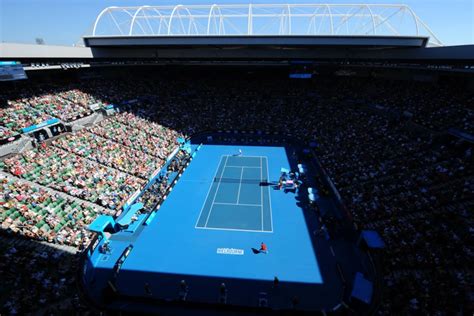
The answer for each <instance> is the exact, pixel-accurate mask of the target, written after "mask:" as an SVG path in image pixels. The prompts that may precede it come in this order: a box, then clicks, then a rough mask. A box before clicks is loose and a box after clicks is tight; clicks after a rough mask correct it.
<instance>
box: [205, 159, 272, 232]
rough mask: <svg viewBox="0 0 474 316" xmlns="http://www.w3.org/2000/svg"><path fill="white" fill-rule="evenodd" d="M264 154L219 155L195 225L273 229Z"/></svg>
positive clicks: (211, 227) (220, 227)
mask: <svg viewBox="0 0 474 316" xmlns="http://www.w3.org/2000/svg"><path fill="white" fill-rule="evenodd" d="M267 165H268V159H267V157H249V156H241V155H240V156H221V159H220V162H219V164H218V167H217V170H216V173H215V177H214V181H213V182H212V184H211V185H210V187H209V193H208V194H207V197H206V201H205V202H204V204H203V206H202V210H201V213H200V215H199V218H198V221H197V223H196V228H206V229H222V230H236V231H253V232H273V224H272V211H271V203H270V185H269V184H268V181H267V179H268V167H267Z"/></svg>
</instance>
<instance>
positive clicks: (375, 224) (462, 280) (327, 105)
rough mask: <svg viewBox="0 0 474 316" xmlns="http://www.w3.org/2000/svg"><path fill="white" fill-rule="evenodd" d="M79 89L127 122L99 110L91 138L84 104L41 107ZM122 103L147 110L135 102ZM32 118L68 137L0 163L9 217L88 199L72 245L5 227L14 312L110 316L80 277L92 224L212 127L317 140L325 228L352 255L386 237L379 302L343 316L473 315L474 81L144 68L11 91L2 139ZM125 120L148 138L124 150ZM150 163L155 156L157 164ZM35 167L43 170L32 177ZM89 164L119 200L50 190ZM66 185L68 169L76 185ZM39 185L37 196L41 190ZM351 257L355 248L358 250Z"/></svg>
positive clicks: (317, 69) (180, 307)
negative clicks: (364, 233) (327, 205)
mask: <svg viewBox="0 0 474 316" xmlns="http://www.w3.org/2000/svg"><path fill="white" fill-rule="evenodd" d="M148 62H149V61H148ZM359 62H360V61H359ZM383 63H387V64H389V63H390V60H388V61H384V62H383ZM303 64H304V63H303ZM301 72H305V73H306V72H309V73H311V74H312V79H290V78H289V76H288V75H289V73H301ZM73 89H77V90H78V91H79V92H72V95H73V96H72V97H71V98H72V99H71V100H74V101H73V103H74V102H77V103H79V101H77V100H80V99H81V98H85V99H87V101H88V102H92V101H91V100H94V102H95V101H97V102H98V103H101V104H112V105H116V106H117V107H118V108H120V112H119V113H118V114H114V115H108V114H105V113H106V112H105V110H102V109H101V110H100V111H103V113H104V117H105V119H104V120H103V121H100V122H96V121H93V120H92V121H90V122H87V123H85V124H84V125H83V126H82V127H84V129H81V130H74V122H75V120H76V119H85V118H86V117H87V116H88V115H91V114H92V113H91V112H92V111H90V112H87V111H86V110H84V109H82V110H81V111H84V113H83V114H82V117H76V116H75V114H77V112H75V111H77V109H79V107H77V109H76V108H73V107H71V108H68V107H66V106H61V105H59V106H57V107H56V108H54V109H53V110H45V109H44V108H42V107H41V106H39V105H38V103H40V102H36V101H32V100H34V99H35V97H37V96H40V95H41V96H44V95H48V96H57V95H61V98H66V97H67V98H69V95H70V94H69V93H70V91H71V90H73ZM137 99H138V100H137ZM126 100H135V101H134V102H131V103H128V104H125V103H124V102H123V101H126ZM34 102H36V103H35V104H33V103H34ZM54 102H55V101H53V103H54ZM81 102H82V101H81ZM54 104H55V103H54ZM58 104H59V103H58ZM30 108H34V109H36V110H37V111H38V113H40V112H41V113H42V114H41V115H42V116H41V117H40V119H42V120H44V119H45V118H47V117H59V115H61V117H60V118H61V121H62V122H63V123H64V124H65V125H63V128H61V130H60V132H58V135H56V136H53V137H49V136H48V135H46V134H45V135H43V136H42V137H41V138H40V136H39V134H35V135H34V136H32V137H33V138H34V137H36V139H35V140H34V141H33V142H34V148H30V149H27V150H25V151H24V152H22V153H9V154H7V155H5V156H1V157H0V171H1V173H0V174H1V175H2V178H0V190H1V191H0V206H1V207H2V208H0V211H1V212H2V213H5V214H6V212H7V211H8V212H10V210H11V212H10V213H9V214H10V215H8V216H11V217H13V215H14V214H15V213H16V212H18V214H20V213H21V214H20V215H21V216H20V215H18V214H17V216H16V218H19V217H22V218H27V217H28V216H30V215H28V213H29V212H30V211H31V209H33V208H35V209H36V208H37V206H38V205H39V204H40V202H38V199H40V200H41V203H43V200H46V201H50V202H51V203H53V204H54V207H55V208H56V209H58V207H59V206H57V205H59V204H58V203H56V201H57V200H58V199H64V201H67V202H64V203H65V204H61V205H63V206H61V207H63V209H61V210H62V211H64V212H65V211H66V210H69V208H64V205H72V204H74V203H77V205H75V204H74V205H75V206H74V207H76V208H77V209H78V210H79V209H80V210H81V212H83V213H84V214H86V215H84V216H81V217H80V218H74V220H73V223H74V226H71V225H69V224H65V227H66V226H67V228H66V229H65V230H66V231H67V234H65V235H64V237H62V239H55V238H53V237H51V236H48V235H46V233H45V234H38V233H37V232H36V231H37V229H36V228H35V229H32V227H33V226H36V225H30V224H29V219H30V218H28V220H25V223H26V224H23V226H18V225H16V224H15V223H14V219H11V218H10V220H9V219H8V216H3V215H2V217H1V221H0V224H1V225H2V226H1V233H0V258H1V259H0V274H1V275H2V285H0V314H2V315H3V314H15V313H17V314H27V313H33V314H36V315H43V314H44V315H50V314H53V315H56V314H65V313H74V312H75V313H76V314H85V315H95V314H98V313H99V312H101V311H103V309H104V306H97V305H95V304H94V302H91V301H90V299H89V298H87V295H85V293H84V289H83V287H82V285H81V281H80V279H81V272H80V270H81V267H82V266H81V265H82V264H83V260H84V256H83V250H84V249H87V248H88V247H90V246H91V245H90V243H91V241H92V240H94V236H93V234H92V233H91V232H89V231H87V232H86V230H85V228H86V226H87V225H88V224H90V223H91V222H92V220H93V219H94V218H95V216H96V215H97V214H110V215H114V216H115V215H117V214H118V210H119V208H120V206H121V205H123V202H124V201H125V200H126V199H127V197H128V195H130V194H131V193H132V192H134V191H135V190H136V188H138V187H140V186H141V185H142V183H143V182H144V181H145V180H146V179H148V174H149V173H150V170H151V171H153V170H154V169H156V167H157V166H161V165H162V163H161V160H160V159H161V158H162V156H163V157H166V156H167V154H168V152H167V151H169V148H171V147H172V145H173V144H175V143H176V140H175V139H176V138H177V137H179V136H183V137H189V136H192V135H194V134H196V133H200V132H202V131H209V130H212V131H216V130H236V131H248V130H255V131H263V132H269V133H276V132H277V133H279V134H282V135H290V136H291V137H294V138H295V139H298V141H300V142H302V143H303V144H309V143H310V142H313V141H317V143H318V146H317V147H316V148H315V155H316V156H317V158H318V161H319V162H320V164H321V166H322V167H323V168H324V171H325V172H326V173H327V175H328V177H329V178H330V179H331V181H332V182H333V184H334V187H335V188H336V189H337V191H338V194H339V195H340V197H341V200H342V202H343V208H340V209H337V210H335V213H334V214H332V215H333V216H334V217H336V218H337V219H334V218H333V217H332V216H329V215H328V216H327V217H325V218H324V220H325V221H327V224H328V226H329V227H333V228H334V231H336V232H337V233H335V234H334V239H335V240H336V241H340V242H341V243H348V244H349V243H353V244H355V243H356V242H357V239H358V233H359V232H360V231H361V230H375V231H377V232H378V233H379V234H380V236H381V237H382V239H383V240H384V242H385V244H386V247H385V248H384V249H376V250H367V249H363V252H364V253H365V252H366V251H367V252H370V253H371V259H372V261H370V260H368V259H364V260H367V261H363V263H362V265H370V264H374V266H375V267H376V273H377V274H376V276H374V277H373V279H372V281H373V282H374V286H375V293H374V296H373V299H372V304H370V306H362V304H358V303H356V302H352V304H351V303H349V304H348V306H344V307H341V308H340V309H339V310H337V311H334V314H340V315H346V314H366V313H367V314H378V315H392V314H397V315H398V314H400V315H418V314H423V315H443V314H456V313H457V314H460V315H463V314H466V315H468V314H469V313H471V312H472V310H473V308H474V305H473V300H472V284H473V283H474V280H473V276H472V262H473V256H474V253H473V251H472V246H471V245H472V241H473V240H472V225H473V218H472V210H473V209H474V159H473V153H472V151H473V143H474V136H473V135H474V77H473V76H472V73H462V72H456V73H454V72H443V71H436V70H425V69H424V70H420V69H417V68H415V69H409V68H404V69H398V68H396V67H394V68H389V67H370V66H365V65H361V64H360V65H357V66H351V65H341V64H340V63H339V62H334V63H328V64H324V65H323V64H319V65H317V66H315V65H313V64H312V63H310V64H308V65H307V66H302V64H298V63H295V64H293V65H284V66H255V65H252V66H242V65H238V66H209V65H195V66H192V65H168V66H163V65H161V66H151V65H147V66H123V67H122V66H108V67H91V68H89V69H75V70H68V71H62V70H41V71H30V72H28V79H27V80H23V81H12V82H0V114H1V116H2V117H1V121H0V126H6V124H7V123H8V124H14V125H11V126H14V127H12V128H8V130H5V135H2V137H0V138H5V139H7V137H14V135H15V132H14V129H15V128H16V129H17V130H19V129H21V128H24V127H26V126H28V125H29V124H31V123H35V124H37V123H39V122H41V120H40V119H39V118H38V117H33V118H31V117H29V116H28V115H24V114H23V112H22V111H28V110H29V109H30ZM7 109H9V110H8V112H7ZM12 109H13V110H12ZM36 110H35V111H36ZM42 111H43V112H42ZM48 111H49V112H48ZM101 113H102V112H101ZM43 114H44V115H43ZM38 115H39V114H38ZM109 116H110V118H109ZM116 117H117V118H116ZM13 121H16V122H23V123H21V124H23V125H24V126H20V125H21V124H17V123H16V122H13ZM127 121H130V122H133V124H135V122H136V125H134V126H133V127H134V129H133V130H134V131H136V135H135V134H133V135H132V136H133V137H134V139H135V140H136V142H135V143H130V142H127V139H128V137H129V136H130V135H129V134H127V131H130V130H128V129H123V130H122V131H120V130H119V129H118V128H117V130H115V126H122V127H123V126H125V125H126V124H127ZM66 123H67V124H66ZM109 123H110V124H109ZM153 123H156V124H159V125H160V126H162V127H163V129H161V127H160V128H159V129H158V128H157V131H162V133H163V134H162V138H163V142H164V143H166V146H165V147H167V148H166V150H163V151H161V150H156V152H152V151H151V150H150V148H149V147H147V145H148V142H151V140H150V139H151V138H149V139H148V140H147V137H150V136H149V134H146V133H145V130H148V129H150V130H151V129H153V128H155V125H153ZM15 124H16V125H15ZM64 126H66V127H65V128H64ZM8 133H11V134H8ZM134 133H135V132H134ZM3 136H5V137H3ZM132 136H130V137H132ZM5 142H6V141H5ZM15 142H16V140H15V141H14V142H13V141H12V144H14V143H15ZM112 143H113V144H112ZM5 144H6V145H8V146H10V144H9V143H5ZM43 144H44V145H43ZM117 144H120V146H119V145H117ZM1 145H3V144H2V143H0V148H1ZM119 147H120V148H121V147H123V148H126V149H123V150H122V149H118V148H119ZM112 153H113V154H112ZM115 153H118V154H117V155H115ZM127 154H129V155H130V157H131V155H132V154H133V158H130V161H125V162H120V163H118V162H117V159H118V158H123V157H127V156H126V155H127ZM124 155H125V156H124ZM52 157H53V158H52ZM117 157H118V158H117ZM148 157H158V158H157V160H160V162H159V163H157V162H154V161H150V160H149V158H148ZM56 158H57V160H56ZM147 159H148V160H147ZM36 160H38V161H39V160H41V161H42V163H41V164H39V165H38V164H36V165H34V166H33V164H34V162H35V161H36ZM54 160H56V161H61V162H54ZM122 160H124V159H122ZM125 160H126V159H125ZM90 161H94V166H96V165H99V164H100V166H101V168H104V170H105V169H107V171H104V170H102V169H101V170H100V171H97V170H98V169H97V170H96V169H94V170H96V171H97V172H98V173H100V174H102V173H103V174H108V176H110V177H113V179H114V180H113V181H112V180H111V181H110V182H114V181H119V180H120V181H122V180H123V182H121V183H120V185H119V184H116V187H114V185H113V184H107V185H109V186H110V187H111V188H112V189H110V190H113V189H115V190H116V191H117V192H118V193H117V194H115V192H114V193H113V194H109V193H110V192H109V191H110V190H109V189H104V192H107V194H109V195H107V196H106V197H105V198H104V197H103V196H100V197H97V196H96V195H95V194H94V192H87V194H86V193H83V192H81V193H76V191H74V190H76V189H77V187H81V188H82V185H83V184H82V183H79V184H77V185H76V184H74V188H73V189H71V188H70V187H68V185H63V184H60V183H59V182H57V183H56V182H55V181H56V180H54V181H49V180H48V179H49V176H51V175H52V174H53V173H55V172H59V171H61V172H62V171H63V170H62V167H60V166H59V165H60V164H61V163H63V164H66V163H67V164H70V165H71V166H74V168H76V171H77V172H78V173H79V174H80V177H81V179H77V181H78V182H81V181H84V182H87V181H89V178H88V177H89V175H88V173H89V172H90V173H93V172H96V171H92V170H93V169H92V167H91V166H92V162H90ZM97 162H98V163H97ZM55 163H56V164H57V166H56V165H54V164H55ZM49 164H51V166H52V167H51V168H50V165H49ZM53 165H54V166H53ZM42 167H44V170H46V173H41V172H42V171H38V175H37V176H36V175H31V176H30V173H29V172H31V174H32V173H33V171H32V170H39V169H41V168H42ZM35 168H36V169H35ZM94 168H95V167H94ZM97 168H99V167H97ZM17 169H18V172H17ZM20 169H21V170H20ZM24 170H27V171H28V172H25V171H24ZM58 170H59V171H58ZM109 170H112V171H110V172H109ZM27 173H28V177H26V176H25V175H26V174H27ZM39 173H41V174H39ZM7 177H8V178H7ZM67 177H68V175H67V172H66V171H65V172H64V179H66V178H67ZM78 178H79V177H78ZM19 179H23V180H22V181H26V180H27V181H28V183H20V182H19ZM117 179H119V180H117ZM58 181H59V180H58ZM91 181H92V180H91ZM318 181H321V184H322V185H323V186H324V187H325V188H327V191H328V192H329V193H328V198H331V199H333V198H334V199H335V197H334V196H335V193H334V192H332V190H331V188H330V186H329V184H328V183H326V182H325V180H323V179H322V177H321V179H318ZM65 182H66V180H65ZM35 186H36V187H37V188H38V190H40V191H39V192H40V193H39V194H37V191H34V192H33V191H32V189H31V188H32V187H35ZM71 186H72V185H71ZM84 186H85V185H84ZM58 192H60V193H61V195H59V193H58ZM104 194H105V193H104ZM32 195H33V197H32ZM37 195H39V197H38V196H37ZM97 195H99V194H97ZM20 196H21V198H20ZM13 199H17V200H18V201H22V200H26V201H28V203H27V204H25V205H28V206H24V208H18V209H16V208H14V206H13V205H9V206H8V207H7V206H6V204H7V203H9V202H11V200H13ZM61 203H63V202H61ZM50 206H51V205H50ZM88 207H90V208H89V209H88ZM51 208H53V207H52V206H51ZM93 209H94V210H93ZM97 210H98V212H96V211H97ZM335 214H336V215H335ZM338 214H344V215H343V216H340V217H341V218H338V216H337V215H338ZM346 214H347V216H346ZM27 215H28V216H27ZM59 221H60V219H57V220H56V219H54V220H51V221H50V222H48V223H45V225H46V226H49V227H50V228H46V229H47V231H53V230H54V227H55V225H57V224H58V223H59ZM43 223H44V221H43ZM28 225H30V226H28ZM38 225H39V224H38ZM68 225H69V226H68ZM331 225H332V226H331ZM13 226H14V227H13ZM12 227H13V228H12ZM42 227H44V226H42ZM40 228H41V227H40ZM58 232H59V230H58ZM341 247H342V248H344V247H346V246H345V245H344V246H341ZM314 248H315V249H318V247H314ZM73 249H74V251H72V250H73ZM76 251H77V252H76ZM347 251H352V249H350V247H348V246H347ZM348 258H350V256H349V255H347V254H346V257H345V258H343V259H340V261H342V263H341V265H342V266H343V267H342V270H343V272H342V274H343V275H344V271H346V269H347V270H350V269H351V262H350V260H348ZM338 260H339V259H338ZM354 265H355V266H357V264H354ZM344 266H345V267H344ZM320 268H321V269H322V270H325V269H326V271H323V273H328V272H327V271H328V270H331V273H334V274H335V275H337V274H336V272H335V271H336V269H335V267H334V266H327V265H324V266H323V267H320ZM352 268H353V267H352ZM368 270H370V269H368ZM349 274H351V273H349ZM349 274H348V275H349ZM351 282H352V281H349V282H348V283H351ZM244 283H245V282H244ZM216 284H217V283H216ZM244 286H248V285H247V284H244ZM250 286H251V285H250ZM334 286H337V285H334ZM344 291H345V292H344V293H343V294H342V297H349V296H350V292H351V288H350V287H349V286H348V288H345V289H344ZM314 294H315V295H316V296H317V295H318V292H315V293H314ZM138 301H139V303H143V304H145V303H147V302H145V301H146V300H145V301H142V300H140V299H138ZM153 304H156V306H157V308H162V309H161V311H162V312H163V313H169V314H178V313H180V312H186V311H188V309H187V308H194V309H195V313H196V314H199V313H203V314H211V311H210V310H213V309H214V308H215V310H214V311H215V312H216V313H217V314H219V313H221V312H224V311H227V312H229V314H232V313H235V314H253V313H256V314H260V313H266V312H269V311H268V310H265V311H263V312H262V311H261V310H258V309H249V310H247V309H244V310H242V309H238V308H237V309H235V310H234V309H232V307H229V306H220V307H219V306H218V304H217V302H216V304H217V305H216V307H209V306H207V305H206V306H201V305H199V304H196V305H193V304H192V303H188V302H186V304H181V302H178V301H173V302H167V303H166V304H163V302H154V303H153ZM344 304H345V303H344ZM295 309H296V310H297V306H296V307H295ZM144 311H146V312H151V313H153V312H155V311H156V310H154V309H152V308H151V309H148V310H147V309H145V310H144ZM106 313H107V314H115V313H117V314H119V313H120V312H117V311H116V310H115V311H107V312H106ZM288 313H291V311H290V312H288Z"/></svg>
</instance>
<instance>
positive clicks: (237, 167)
mask: <svg viewBox="0 0 474 316" xmlns="http://www.w3.org/2000/svg"><path fill="white" fill-rule="evenodd" d="M226 168H254V169H258V168H260V167H247V166H226Z"/></svg>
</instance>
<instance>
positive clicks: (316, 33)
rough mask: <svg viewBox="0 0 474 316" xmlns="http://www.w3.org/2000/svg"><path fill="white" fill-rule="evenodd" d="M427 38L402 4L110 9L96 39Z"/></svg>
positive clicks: (431, 37)
mask: <svg viewBox="0 0 474 316" xmlns="http://www.w3.org/2000/svg"><path fill="white" fill-rule="evenodd" d="M261 36H263V37H286V38H288V37H298V36H305V37H324V38H330V37H339V38H340V37H342V38H352V37H355V38H362V37H369V38H370V37H374V38H398V39H401V38H422V39H423V38H425V39H426V38H428V42H427V44H428V46H442V45H443V44H442V42H441V41H440V40H439V39H438V38H437V37H436V35H435V34H433V32H432V31H431V30H430V28H429V27H428V26H427V25H426V24H425V23H424V22H423V21H422V20H421V19H420V18H419V17H418V16H417V15H416V14H415V12H413V10H412V9H411V8H410V7H408V6H406V5H403V4H223V5H217V4H213V5H176V6H139V7H108V8H106V9H104V10H103V11H102V12H100V14H99V15H98V16H97V18H96V20H95V23H94V25H93V28H92V34H90V35H88V36H86V37H85V41H86V44H87V43H88V42H89V43H91V40H93V39H94V38H101V39H111V38H116V39H117V38H122V39H123V38H142V39H143V38H152V37H154V38H161V39H163V38H166V37H170V38H171V37H173V38H176V37H187V38H199V37H207V38H209V37H219V38H223V37H224V38H225V37H227V38H231V37H248V38H251V37H257V38H258V37H261Z"/></svg>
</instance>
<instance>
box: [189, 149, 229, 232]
mask: <svg viewBox="0 0 474 316" xmlns="http://www.w3.org/2000/svg"><path fill="white" fill-rule="evenodd" d="M222 158H224V155H222V156H221V159H220V160H219V164H218V165H217V168H216V172H215V173H214V177H213V178H212V181H211V185H210V186H209V190H208V191H207V194H206V198H205V199H204V203H203V204H202V207H201V212H199V216H198V218H197V221H196V225H194V228H196V227H197V224H198V223H199V220H200V219H201V214H202V211H203V210H204V206H205V205H206V202H207V197H208V196H209V193H211V188H212V183H213V182H214V179H215V178H216V176H217V171H219V166H220V165H221V162H222Z"/></svg>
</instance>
